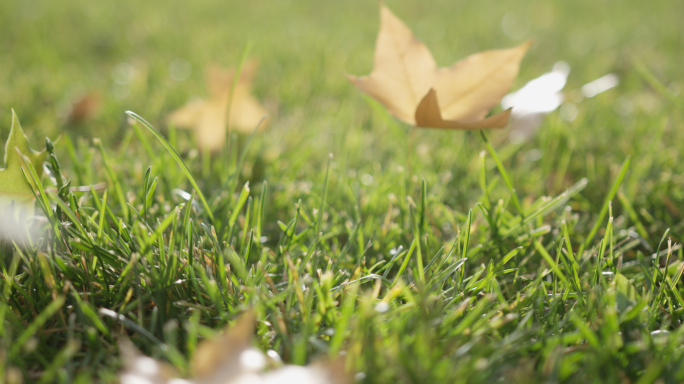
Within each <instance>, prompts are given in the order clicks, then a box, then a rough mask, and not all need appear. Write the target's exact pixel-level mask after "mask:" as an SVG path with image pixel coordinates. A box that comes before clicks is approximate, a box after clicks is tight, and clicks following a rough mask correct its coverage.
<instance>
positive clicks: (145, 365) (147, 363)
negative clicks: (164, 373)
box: [134, 356, 159, 376]
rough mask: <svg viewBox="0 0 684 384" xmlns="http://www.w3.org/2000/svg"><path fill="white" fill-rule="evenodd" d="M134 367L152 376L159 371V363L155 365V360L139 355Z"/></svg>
mask: <svg viewBox="0 0 684 384" xmlns="http://www.w3.org/2000/svg"><path fill="white" fill-rule="evenodd" d="M134 369H135V370H136V371H137V372H139V373H141V374H143V375H146V376H154V375H156V374H158V373H159V365H157V362H156V361H155V360H154V359H152V358H150V357H145V356H142V357H139V358H138V359H137V360H136V361H135V367H134Z"/></svg>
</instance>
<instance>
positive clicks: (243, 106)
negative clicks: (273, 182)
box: [167, 60, 266, 151]
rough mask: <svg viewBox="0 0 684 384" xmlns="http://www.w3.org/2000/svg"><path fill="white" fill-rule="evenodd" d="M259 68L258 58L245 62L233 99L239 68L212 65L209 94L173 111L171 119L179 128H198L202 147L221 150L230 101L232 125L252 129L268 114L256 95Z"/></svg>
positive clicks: (198, 137) (242, 128) (208, 69)
mask: <svg viewBox="0 0 684 384" xmlns="http://www.w3.org/2000/svg"><path fill="white" fill-rule="evenodd" d="M257 68H258V64H257V62H256V61H254V60H250V61H247V62H246V63H245V65H244V66H243V68H242V71H241V72H240V78H239V79H238V82H237V84H236V85H235V90H234V93H233V98H232V100H231V97H230V94H231V91H232V86H233V80H234V78H235V69H234V68H231V69H223V68H220V67H218V66H215V65H212V66H209V67H208V68H207V73H206V80H207V87H208V89H209V97H208V98H207V99H206V100H196V101H192V102H190V103H188V104H186V105H185V106H183V107H181V108H179V109H177V110H175V111H173V112H172V113H171V114H170V115H169V116H168V118H167V122H168V123H169V124H173V125H175V126H177V127H179V128H186V129H192V130H194V131H195V134H196V136H197V145H198V146H199V147H200V148H201V149H204V150H208V151H217V150H219V149H221V148H222V147H223V145H224V143H225V141H226V128H227V124H226V123H227V119H228V107H229V104H230V126H231V127H232V128H235V129H237V130H239V131H241V132H251V131H252V130H253V129H254V128H255V127H256V126H257V124H259V121H260V120H261V119H262V117H263V116H264V115H266V110H265V109H264V107H263V106H262V105H261V104H260V103H259V101H257V100H256V99H255V98H254V96H252V79H253V78H254V76H255V75H256V70H257Z"/></svg>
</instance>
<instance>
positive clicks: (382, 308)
mask: <svg viewBox="0 0 684 384" xmlns="http://www.w3.org/2000/svg"><path fill="white" fill-rule="evenodd" d="M389 309H390V306H389V304H387V303H386V302H384V301H381V302H379V303H377V304H375V312H377V313H385V312H387V311H389Z"/></svg>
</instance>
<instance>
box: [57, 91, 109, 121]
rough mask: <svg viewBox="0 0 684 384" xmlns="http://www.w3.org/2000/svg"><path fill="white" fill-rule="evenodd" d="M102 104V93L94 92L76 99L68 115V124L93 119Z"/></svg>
mask: <svg viewBox="0 0 684 384" xmlns="http://www.w3.org/2000/svg"><path fill="white" fill-rule="evenodd" d="M101 104H102V99H101V98H100V95H99V94H97V93H94V92H90V93H86V94H85V95H83V96H81V97H79V98H77V99H74V101H73V102H72V103H71V107H70V109H69V113H68V114H67V116H66V121H67V124H81V123H83V122H85V121H88V120H90V119H92V118H93V117H95V115H97V113H98V111H99V110H100V105H101Z"/></svg>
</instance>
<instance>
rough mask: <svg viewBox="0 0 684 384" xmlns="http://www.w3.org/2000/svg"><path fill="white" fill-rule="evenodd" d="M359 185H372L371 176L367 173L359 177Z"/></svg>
mask: <svg viewBox="0 0 684 384" xmlns="http://www.w3.org/2000/svg"><path fill="white" fill-rule="evenodd" d="M361 184H363V185H371V184H373V176H371V175H369V174H367V173H364V174H363V175H361Z"/></svg>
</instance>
